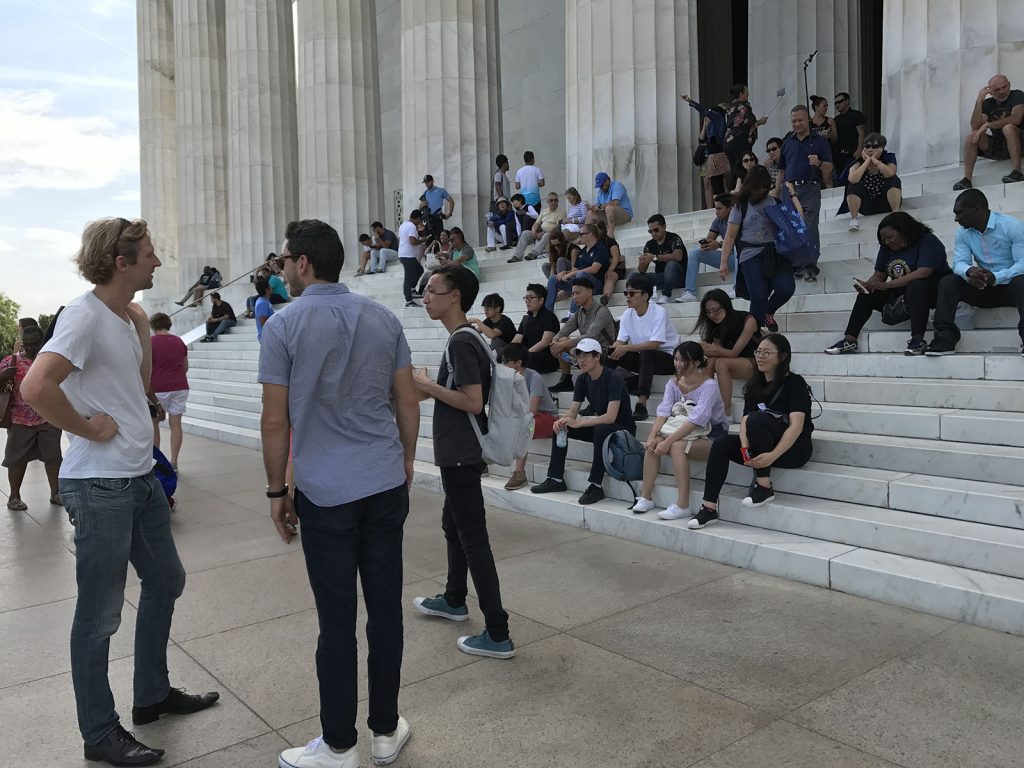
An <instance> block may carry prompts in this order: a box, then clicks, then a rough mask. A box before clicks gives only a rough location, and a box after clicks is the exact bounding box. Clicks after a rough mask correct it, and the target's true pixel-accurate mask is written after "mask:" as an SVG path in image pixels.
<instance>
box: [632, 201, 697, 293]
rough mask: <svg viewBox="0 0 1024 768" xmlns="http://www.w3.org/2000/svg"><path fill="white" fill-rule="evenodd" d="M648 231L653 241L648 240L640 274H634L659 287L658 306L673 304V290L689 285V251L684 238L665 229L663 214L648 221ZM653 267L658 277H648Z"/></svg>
mask: <svg viewBox="0 0 1024 768" xmlns="http://www.w3.org/2000/svg"><path fill="white" fill-rule="evenodd" d="M647 231H648V232H649V233H650V235H651V239H650V240H648V241H647V244H646V245H645V246H644V252H643V253H642V254H640V260H639V262H638V263H639V268H640V271H639V272H634V273H633V275H645V276H646V277H647V279H648V280H650V281H651V283H652V284H653V285H654V287H655V288H660V289H661V296H659V297H658V298H657V303H658V304H668V303H669V302H670V301H672V291H674V290H675V289H676V288H682V287H683V283H684V282H686V250H685V249H684V248H683V240H682V238H681V237H679V235H677V234H676V233H675V232H669V231H668V230H667V229H665V217H664V216H662V215H661V214H660V213H656V214H654V215H653V216H651V218H649V219H648V220H647ZM651 264H654V274H653V275H648V274H647V269H648V267H650V265H651ZM633 275H630V277H632V276H633ZM676 301H682V299H681V298H679V299H676Z"/></svg>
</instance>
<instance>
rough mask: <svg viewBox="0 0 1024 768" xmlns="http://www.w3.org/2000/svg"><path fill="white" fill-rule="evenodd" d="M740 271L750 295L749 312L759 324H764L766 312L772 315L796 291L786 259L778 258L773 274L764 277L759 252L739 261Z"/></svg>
mask: <svg viewBox="0 0 1024 768" xmlns="http://www.w3.org/2000/svg"><path fill="white" fill-rule="evenodd" d="M740 271H741V272H742V273H743V281H744V282H745V283H746V285H747V295H748V296H749V297H750V314H752V315H753V316H754V317H755V318H757V322H759V323H760V324H761V325H764V316H765V315H766V314H768V315H774V314H775V313H776V312H778V311H779V309H780V308H781V307H783V306H784V305H785V304H786V302H787V301H789V300H790V299H791V298H793V294H794V293H796V280H795V279H794V277H793V268H792V267H790V266H788V262H786V261H782V260H780V261H779V267H778V269H776V270H775V274H774V275H772V276H771V277H765V276H764V264H763V263H762V261H761V254H760V253H759V254H757V256H754V257H753V258H750V259H747V260H746V261H741V262H740Z"/></svg>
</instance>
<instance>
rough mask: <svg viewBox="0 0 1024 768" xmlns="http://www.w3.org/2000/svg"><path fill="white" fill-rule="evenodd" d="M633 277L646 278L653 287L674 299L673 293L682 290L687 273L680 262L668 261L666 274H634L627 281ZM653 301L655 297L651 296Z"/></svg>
mask: <svg viewBox="0 0 1024 768" xmlns="http://www.w3.org/2000/svg"><path fill="white" fill-rule="evenodd" d="M633 277H646V278H647V279H648V280H650V281H651V285H653V286H654V287H655V288H658V289H660V290H661V292H662V293H663V294H665V295H666V296H668V297H669V298H671V297H672V291H674V290H675V289H676V288H680V287H682V285H683V282H684V281H685V279H686V273H685V272H684V271H683V264H682V262H679V261H666V262H665V271H664V272H633V273H632V274H630V275H629V276H628V277H627V278H626V281H627V282H628V281H629V280H630V279H631V278H633ZM651 298H652V299H653V298H654V297H653V296H651Z"/></svg>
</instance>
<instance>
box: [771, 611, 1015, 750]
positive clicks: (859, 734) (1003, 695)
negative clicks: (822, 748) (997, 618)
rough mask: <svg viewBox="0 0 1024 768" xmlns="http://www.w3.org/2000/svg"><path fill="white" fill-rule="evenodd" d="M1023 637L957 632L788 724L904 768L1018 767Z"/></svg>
mask: <svg viewBox="0 0 1024 768" xmlns="http://www.w3.org/2000/svg"><path fill="white" fill-rule="evenodd" d="M1022 692H1024V643H1022V642H1021V638H1019V637H1014V636H1012V635H1006V634H1002V633H1000V632H995V631H992V630H988V629H982V628H980V627H973V626H970V625H966V624H958V625H957V626H955V627H952V628H951V629H949V630H948V631H946V632H943V633H942V634H941V635H939V636H938V637H935V638H933V639H931V640H929V641H928V642H926V643H923V644H921V645H920V646H918V647H916V648H914V649H912V650H911V651H909V652H908V653H906V654H905V655H902V656H899V657H898V658H895V659H893V660H892V661H890V662H888V663H886V664H883V665H881V666H879V667H877V668H876V669H873V670H871V671H870V672H867V673H866V674H864V675H862V676H861V677H858V678H857V679H856V680H852V681H851V682H849V683H847V684H846V685H844V686H842V687H841V688H838V689H836V690H834V691H832V692H831V693H828V694H826V695H824V696H822V697H821V698H819V699H817V700H815V701H812V702H810V703H809V704H807V705H806V706H805V707H803V708H801V709H800V710H798V711H797V712H795V713H793V714H792V715H790V716H789V717H788V718H787V719H789V720H792V721H793V722H795V723H798V724H800V725H803V726H804V727H807V728H810V729H812V730H814V731H816V732H818V733H821V734H824V735H825V736H829V737H831V738H834V739H838V740H840V741H842V742H844V743H846V744H850V745H851V746H854V747H857V748H859V749H863V750H865V751H868V752H871V753H873V754H876V755H880V756H882V757H885V758H887V759H889V760H892V761H893V762H895V763H899V764H900V765H903V766H907V768H934V767H935V766H957V768H1010V767H1011V766H1014V768H1019V766H1020V765H1022V759H1024V758H1022V755H1021V711H1022V708H1024V693H1022Z"/></svg>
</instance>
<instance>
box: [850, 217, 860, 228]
mask: <svg viewBox="0 0 1024 768" xmlns="http://www.w3.org/2000/svg"><path fill="white" fill-rule="evenodd" d="M850 231H851V232H859V231H860V216H851V217H850Z"/></svg>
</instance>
